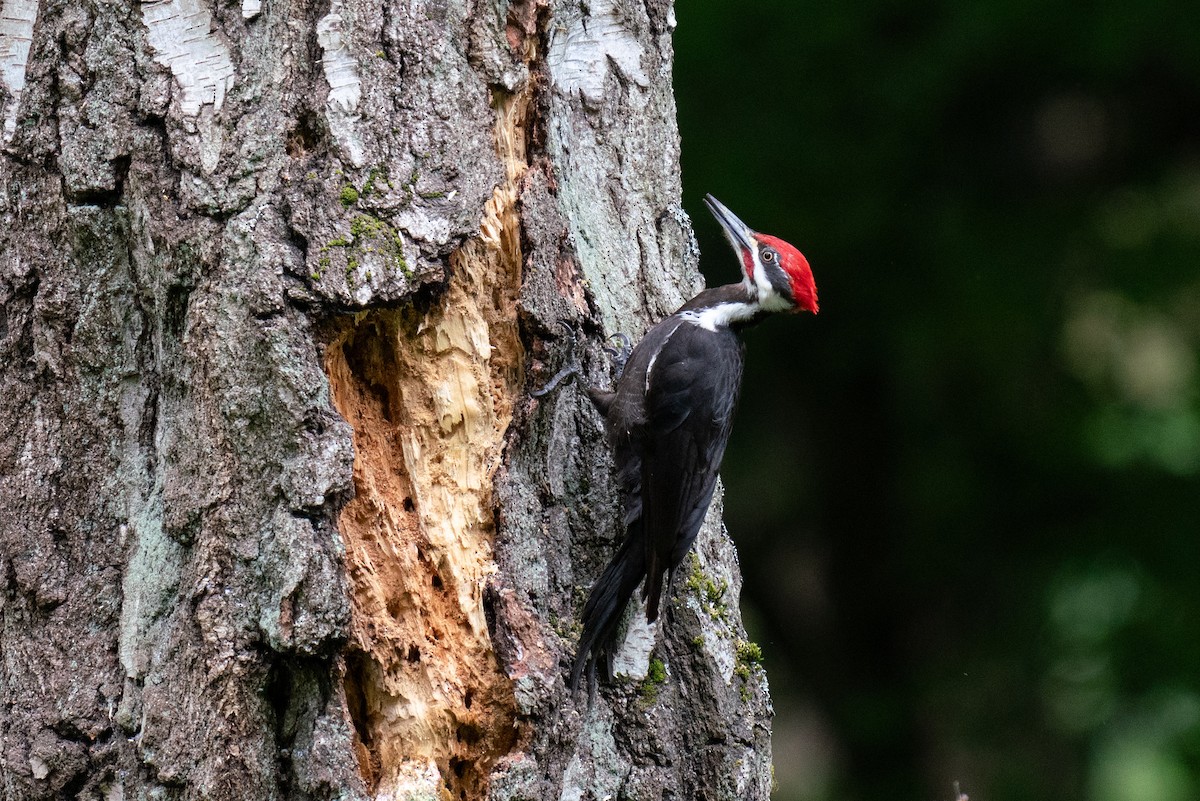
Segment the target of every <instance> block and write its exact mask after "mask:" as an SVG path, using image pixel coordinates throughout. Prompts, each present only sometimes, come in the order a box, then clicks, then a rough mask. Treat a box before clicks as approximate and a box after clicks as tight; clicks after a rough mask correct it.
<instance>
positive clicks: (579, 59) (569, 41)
mask: <svg viewBox="0 0 1200 801" xmlns="http://www.w3.org/2000/svg"><path fill="white" fill-rule="evenodd" d="M590 8H591V14H590V15H588V16H585V17H581V18H579V19H577V20H575V21H574V22H572V23H570V25H569V26H568V27H567V28H565V29H562V28H559V29H556V30H555V31H554V32H553V34H552V35H551V39H550V52H549V54H548V55H547V56H546V63H547V65H548V66H549V67H550V77H551V80H552V82H553V83H554V87H555V88H556V89H558V90H559V91H561V92H563V93H564V94H566V95H568V96H571V95H574V94H575V93H576V92H579V93H581V94H582V95H583V98H584V100H586V101H587V102H588V103H589V104H592V105H596V104H598V103H599V102H600V100H601V99H602V98H603V97H604V80H605V78H607V77H608V68H609V65H610V64H611V65H612V66H614V67H616V69H617V71H618V72H620V73H621V75H622V76H623V77H624V78H625V79H626V80H627V81H631V82H633V83H635V84H637V85H638V86H642V87H645V86H649V85H650V79H649V78H648V77H647V76H646V72H645V70H643V69H642V46H641V44H640V43H639V42H638V40H637V37H636V36H634V34H633V32H632V31H630V30H629V27H628V26H627V25H626V24H625V22H624V21H623V20H622V19H621V16H620V13H619V11H618V9H617V4H616V2H615V0H599V2H594V3H591V4H590Z"/></svg>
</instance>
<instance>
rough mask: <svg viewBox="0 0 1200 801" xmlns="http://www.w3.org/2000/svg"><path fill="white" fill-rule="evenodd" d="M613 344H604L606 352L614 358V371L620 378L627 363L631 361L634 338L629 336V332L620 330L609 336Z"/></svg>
mask: <svg viewBox="0 0 1200 801" xmlns="http://www.w3.org/2000/svg"><path fill="white" fill-rule="evenodd" d="M608 341H609V342H611V343H615V344H611V345H605V346H604V352H605V353H607V354H608V357H609V358H610V359H612V364H613V372H615V373H616V377H617V378H620V377H621V373H623V372H625V363H626V362H628V361H629V356H630V354H632V353H633V340H631V339H630V338H629V334H622V333H620V332H618V333H616V334H613V335H612V336H610V337H609V338H608Z"/></svg>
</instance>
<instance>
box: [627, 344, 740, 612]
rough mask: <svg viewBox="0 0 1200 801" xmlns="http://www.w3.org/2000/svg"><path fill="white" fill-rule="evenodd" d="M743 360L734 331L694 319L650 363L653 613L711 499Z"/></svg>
mask: <svg viewBox="0 0 1200 801" xmlns="http://www.w3.org/2000/svg"><path fill="white" fill-rule="evenodd" d="M742 366H743V348H742V344H741V342H740V341H739V340H738V338H737V336H736V335H735V334H734V333H733V332H732V331H730V330H729V329H728V328H724V327H722V328H718V329H717V330H716V331H712V330H709V329H707V328H704V327H702V326H700V325H696V324H693V323H690V322H687V323H684V324H683V325H680V326H679V327H678V328H677V329H676V330H675V332H674V333H673V334H672V335H671V337H670V338H669V339H668V340H667V341H666V343H665V344H664V345H663V347H662V349H661V350H660V351H659V353H658V356H657V358H656V359H655V360H654V363H653V365H652V369H651V370H650V373H649V376H648V380H647V383H646V403H645V412H646V424H645V426H644V427H643V429H642V438H641V441H640V443H639V444H640V448H639V450H640V452H641V473H642V480H641V526H642V528H643V529H644V533H643V537H644V539H645V548H646V558H645V562H646V565H645V571H646V586H645V590H644V592H643V596H644V597H645V599H646V617H647V619H649V620H654V619H656V618H657V617H658V608H659V598H660V595H661V593H662V586H663V573H664V571H667V570H671V571H674V569H675V568H676V567H677V566H678V565H679V563H680V562H681V561H682V560H683V557H684V555H685V554H686V553H687V552H688V550H689V549H690V548H691V547H692V543H694V542H695V541H696V535H697V534H698V533H699V531H700V525H701V524H702V523H703V522H704V515H705V513H706V512H707V511H708V505H709V503H710V502H711V501H712V495H713V490H714V489H715V488H716V482H717V470H718V468H719V467H720V466H721V459H722V457H723V456H724V454H725V445H726V444H727V443H728V441H729V432H730V430H731V428H732V424H733V412H734V407H735V406H736V404H737V396H738V392H739V390H740V387H741V383H742Z"/></svg>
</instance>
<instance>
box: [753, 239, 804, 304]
mask: <svg viewBox="0 0 1200 801" xmlns="http://www.w3.org/2000/svg"><path fill="white" fill-rule="evenodd" d="M776 260H777V261H778V257H776ZM753 286H754V289H755V290H757V292H758V305H760V306H762V308H763V309H764V310H765V311H770V312H775V311H786V310H788V309H791V308H794V306H795V304H794V303H792V302H791V301H790V300H788V299H787V298H785V297H784V296H783V295H781V294H779V293H778V292H776V291H775V287H773V286H771V279H769V278H767V268H766V266H765V265H764V264H763V263H762V260H761V259H759V258H758V250H757V249H756V250H755V251H754V281H753Z"/></svg>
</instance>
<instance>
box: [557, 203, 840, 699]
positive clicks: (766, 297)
mask: <svg viewBox="0 0 1200 801" xmlns="http://www.w3.org/2000/svg"><path fill="white" fill-rule="evenodd" d="M704 202H705V204H706V205H707V206H708V209H709V211H711V212H712V214H713V216H714V217H716V218H717V222H719V223H720V224H721V227H722V228H723V229H724V231H725V236H726V237H727V238H728V239H729V243H730V244H731V245H732V246H733V249H734V251H735V252H736V253H737V255H738V260H739V261H740V262H741V265H742V280H741V282H739V283H736V284H730V285H728V286H722V287H717V288H715V289H705V290H704V291H703V292H701V293H700V294H699V295H696V297H694V298H692V299H691V300H689V301H688V302H687V303H685V304H684V305H683V306H682V307H680V309H679V310H678V311H677V312H675V313H674V314H672V315H671V316H670V317H668V318H667V319H665V320H663V321H662V322H660V323H658V324H657V325H655V326H654V327H653V328H651V329H650V330H649V331H648V332H647V333H646V336H645V337H644V338H643V339H642V341H641V342H639V343H638V345H637V347H636V348H634V349H633V352H632V353H631V354H629V357H628V361H627V362H626V363H625V366H624V370H623V372H622V373H621V376H620V378H619V379H618V381H617V386H616V389H615V391H612V392H606V391H602V390H597V389H589V390H588V394H589V395H590V397H591V399H592V402H593V403H594V404H595V405H596V408H597V409H598V410H599V411H600V413H601V414H602V415H603V416H604V418H605V429H606V431H607V434H608V439H609V442H610V444H611V446H612V449H613V455H614V458H615V460H616V464H617V471H618V477H619V480H620V484H621V489H622V492H623V495H624V501H625V528H626V535H625V541H624V542H623V543H622V545H621V547H620V549H619V550H618V551H617V553H616V555H615V556H614V557H613V558H612V561H610V562H609V563H608V566H607V567H606V568H605V569H604V573H603V574H602V575H601V576H600V578H599V580H597V581H596V584H595V586H593V587H592V591H591V594H590V595H589V596H588V599H587V603H586V604H585V606H584V608H583V634H582V635H581V636H580V639H579V649H578V651H577V652H576V654H575V663H574V665H573V667H572V670H571V689H572V692H575V691H577V690H578V688H579V681H580V678H581V677H582V675H583V672H584V670H585V669H586V670H587V673H588V685H589V687H594V686H595V681H596V665H597V664H600V665H601V666H602V670H603V673H604V677H605V679H606V680H611V678H612V660H613V657H614V655H615V653H616V650H617V646H618V645H619V642H618V634H619V626H620V622H621V618H622V613H623V612H624V611H625V606H626V604H627V603H628V602H629V599H630V597H631V596H632V595H633V591H634V589H636V588H637V586H638V584H643V583H644V587H643V591H642V596H643V598H644V599H645V602H646V618H647V620H649V621H654V620H655V619H656V618H657V617H658V611H659V600H660V597H661V595H662V590H663V573H664V572H666V571H670V573H671V577H674V573H675V569H676V568H677V567H678V566H679V563H680V562H681V561H683V557H684V556H685V555H686V554H687V552H688V550H689V549H690V548H691V547H692V543H693V542H695V540H696V535H697V534H698V533H699V531H700V524H701V523H702V522H703V521H704V515H705V513H706V512H707V511H708V505H709V503H710V502H711V501H712V495H713V490H714V489H715V487H716V482H717V469H718V468H719V467H720V465H721V457H722V456H723V455H724V453H725V443H726V442H727V441H728V440H729V430H730V427H731V425H732V423H733V411H734V406H735V405H736V404H737V398H738V392H739V391H740V389H741V384H742V364H743V361H744V351H745V348H744V346H743V345H742V342H741V340H739V339H738V337H737V335H736V332H737V331H738V330H739V329H741V328H743V327H745V326H747V325H750V324H752V323H754V322H757V321H758V320H760V319H762V318H763V317H764V316H766V315H767V314H769V313H771V312H799V311H810V312H813V313H814V314H815V313H816V312H817V287H816V284H815V283H814V282H813V275H812V270H811V269H809V266H808V260H807V259H805V258H804V255H803V254H802V253H801V252H800V251H798V250H796V248H794V247H792V246H791V245H789V244H788V243H787V242H784V241H783V240H781V239H777V238H775V237H773V236H766V235H764V234H759V233H756V232H754V231H752V230H751V229H750V228H749V227H747V226H746V225H745V224H744V223H743V222H742V221H741V220H739V219H738V218H737V217H735V216H734V214H733V212H731V211H730V210H729V209H727V208H725V206H724V205H722V204H721V203H720V202H718V201H717V199H716V198H714V197H713V196H712V195H707V196H706V197H705V198H704ZM572 371H574V370H572ZM564 372H566V371H564ZM561 376H562V374H560V375H559V376H556V377H555V379H554V380H552V381H551V382H550V383H549V384H548V385H547V386H546V387H545V389H543V390H542V391H541V392H538V393H535V394H544V393H545V392H548V391H549V390H551V389H553V387H554V385H555V384H557V383H558V379H559V378H560V377H561ZM668 586H670V585H669V581H668Z"/></svg>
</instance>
